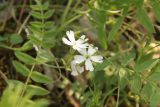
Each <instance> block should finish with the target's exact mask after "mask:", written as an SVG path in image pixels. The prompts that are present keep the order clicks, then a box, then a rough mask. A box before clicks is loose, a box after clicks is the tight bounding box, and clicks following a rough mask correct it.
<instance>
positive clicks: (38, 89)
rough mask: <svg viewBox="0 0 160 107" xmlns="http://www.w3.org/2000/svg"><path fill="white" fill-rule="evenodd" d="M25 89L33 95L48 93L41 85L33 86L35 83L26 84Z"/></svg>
mask: <svg viewBox="0 0 160 107" xmlns="http://www.w3.org/2000/svg"><path fill="white" fill-rule="evenodd" d="M27 91H29V92H33V93H34V94H35V95H40V96H43V95H47V94H49V91H48V90H46V89H44V88H42V87H39V86H35V85H28V86H27Z"/></svg>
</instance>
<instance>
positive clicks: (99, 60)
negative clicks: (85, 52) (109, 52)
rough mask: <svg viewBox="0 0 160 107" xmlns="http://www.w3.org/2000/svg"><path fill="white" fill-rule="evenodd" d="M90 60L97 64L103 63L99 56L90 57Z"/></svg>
mask: <svg viewBox="0 0 160 107" xmlns="http://www.w3.org/2000/svg"><path fill="white" fill-rule="evenodd" d="M90 59H91V60H92V61H94V62H97V63H102V62H103V57H102V56H101V55H96V56H91V57H90Z"/></svg>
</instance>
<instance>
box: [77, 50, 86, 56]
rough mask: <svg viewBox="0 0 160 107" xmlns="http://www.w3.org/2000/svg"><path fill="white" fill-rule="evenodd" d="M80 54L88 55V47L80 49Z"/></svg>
mask: <svg viewBox="0 0 160 107" xmlns="http://www.w3.org/2000/svg"><path fill="white" fill-rule="evenodd" d="M78 52H79V53H80V54H82V55H83V56H85V55H87V50H86V48H82V49H81V50H80V51H78Z"/></svg>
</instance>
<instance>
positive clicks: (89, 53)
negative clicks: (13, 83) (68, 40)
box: [74, 46, 103, 71]
mask: <svg viewBox="0 0 160 107" xmlns="http://www.w3.org/2000/svg"><path fill="white" fill-rule="evenodd" d="M97 50H98V48H93V47H92V46H89V47H88V50H87V49H82V50H81V51H79V52H80V53H81V54H82V55H75V57H74V60H75V61H76V63H78V64H79V63H82V62H85V68H86V70H89V71H93V70H94V68H93V64H92V62H97V63H102V62H103V57H102V56H101V55H94V54H95V53H96V51H97Z"/></svg>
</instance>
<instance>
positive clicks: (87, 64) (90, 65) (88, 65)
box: [85, 59, 94, 71]
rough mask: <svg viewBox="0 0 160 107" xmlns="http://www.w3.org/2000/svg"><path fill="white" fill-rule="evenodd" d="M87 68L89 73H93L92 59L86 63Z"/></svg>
mask: <svg viewBox="0 0 160 107" xmlns="http://www.w3.org/2000/svg"><path fill="white" fill-rule="evenodd" d="M85 67H86V70H89V71H93V70H94V68H93V65H92V62H91V60H90V59H87V60H86V62H85Z"/></svg>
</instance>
